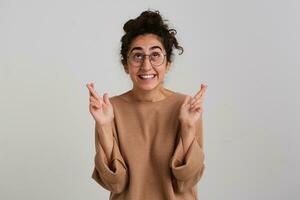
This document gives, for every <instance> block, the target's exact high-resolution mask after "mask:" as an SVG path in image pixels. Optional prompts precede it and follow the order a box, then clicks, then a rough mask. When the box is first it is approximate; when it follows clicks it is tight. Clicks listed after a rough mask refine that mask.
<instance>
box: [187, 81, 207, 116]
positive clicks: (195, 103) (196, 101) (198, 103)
mask: <svg viewBox="0 0 300 200" xmlns="http://www.w3.org/2000/svg"><path fill="white" fill-rule="evenodd" d="M207 87H208V86H207V85H204V84H201V89H200V90H199V91H198V92H197V93H196V94H195V96H194V97H193V98H192V99H191V101H190V110H191V111H194V110H199V109H201V108H202V103H203V100H204V96H205V91H206V88H207Z"/></svg>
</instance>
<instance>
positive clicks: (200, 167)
mask: <svg viewBox="0 0 300 200" xmlns="http://www.w3.org/2000/svg"><path fill="white" fill-rule="evenodd" d="M127 94H128V92H126V93H123V94H121V95H118V96H113V97H111V98H110V101H111V103H112V105H113V108H114V115H115V118H114V121H113V122H112V124H113V126H112V127H113V128H112V130H111V131H113V134H114V142H113V151H112V161H111V163H108V161H107V158H106V155H105V152H104V150H103V148H102V147H101V145H100V142H99V136H98V134H97V131H96V128H95V147H96V154H95V167H94V170H93V173H92V178H93V179H94V180H95V181H96V182H97V183H98V184H100V185H101V186H102V187H104V188H106V189H107V190H109V191H110V192H111V193H110V199H111V200H194V199H197V200H198V194H197V183H198V182H199V180H200V178H201V177H202V175H203V171H204V169H205V164H204V151H203V126H202V118H200V120H199V121H198V123H197V125H196V137H195V138H194V140H193V142H192V143H191V145H190V146H189V148H188V150H187V153H186V155H183V144H182V139H181V138H180V133H181V127H180V123H179V120H178V114H179V109H180V106H181V104H182V103H183V101H184V97H185V95H184V94H181V93H178V92H177V93H175V94H173V95H171V96H169V97H166V98H165V99H163V100H160V101H156V102H141V101H135V100H133V99H132V98H130V97H128V95H127Z"/></svg>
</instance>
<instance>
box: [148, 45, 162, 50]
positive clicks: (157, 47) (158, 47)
mask: <svg viewBox="0 0 300 200" xmlns="http://www.w3.org/2000/svg"><path fill="white" fill-rule="evenodd" d="M153 49H160V50H161V51H162V49H161V47H160V46H153V47H151V48H150V50H153Z"/></svg>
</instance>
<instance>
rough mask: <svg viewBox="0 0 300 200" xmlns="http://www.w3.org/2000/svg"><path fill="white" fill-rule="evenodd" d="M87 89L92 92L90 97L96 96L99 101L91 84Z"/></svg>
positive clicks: (87, 85)
mask: <svg viewBox="0 0 300 200" xmlns="http://www.w3.org/2000/svg"><path fill="white" fill-rule="evenodd" d="M86 87H87V88H88V90H89V92H90V96H94V97H95V98H97V99H99V97H98V95H97V94H96V92H95V90H94V89H93V88H92V87H91V86H90V85H89V84H86Z"/></svg>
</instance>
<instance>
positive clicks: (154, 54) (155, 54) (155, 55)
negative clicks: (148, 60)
mask: <svg viewBox="0 0 300 200" xmlns="http://www.w3.org/2000/svg"><path fill="white" fill-rule="evenodd" d="M151 56H152V57H156V58H157V57H160V53H158V52H154V53H152V54H151Z"/></svg>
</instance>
